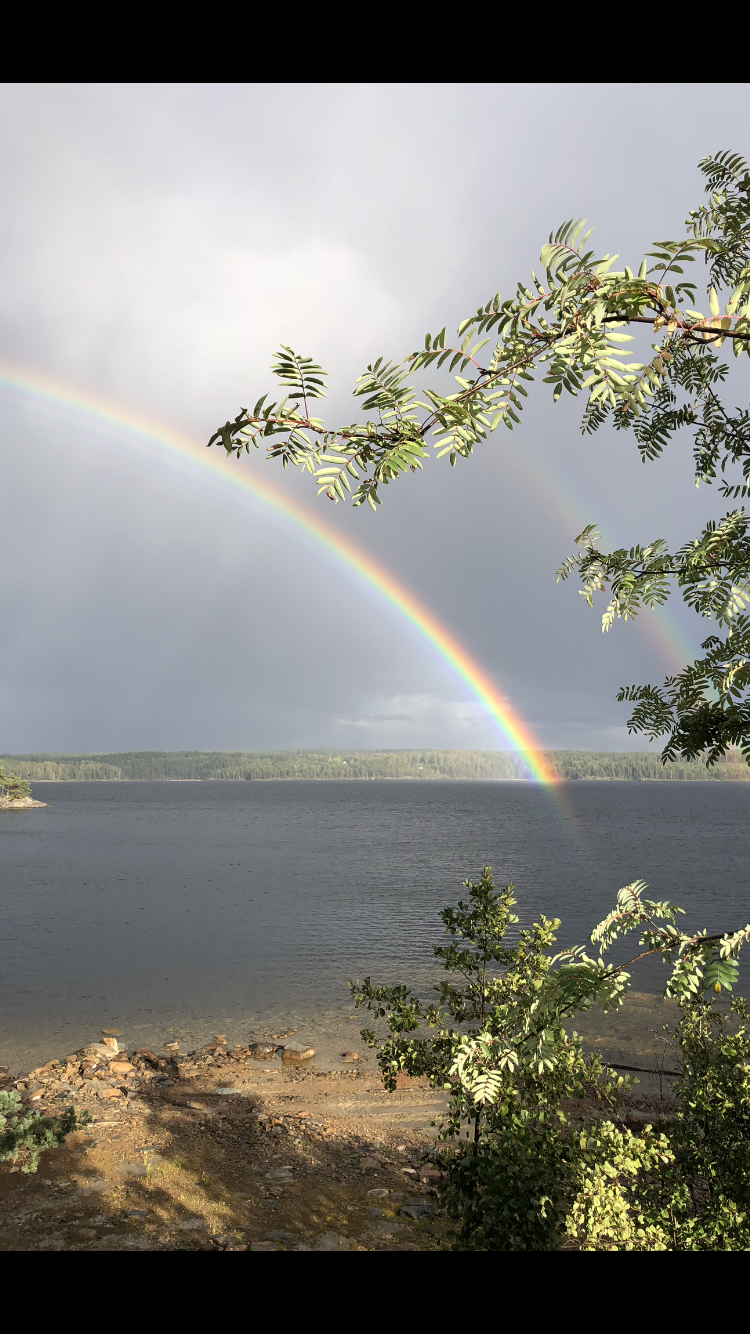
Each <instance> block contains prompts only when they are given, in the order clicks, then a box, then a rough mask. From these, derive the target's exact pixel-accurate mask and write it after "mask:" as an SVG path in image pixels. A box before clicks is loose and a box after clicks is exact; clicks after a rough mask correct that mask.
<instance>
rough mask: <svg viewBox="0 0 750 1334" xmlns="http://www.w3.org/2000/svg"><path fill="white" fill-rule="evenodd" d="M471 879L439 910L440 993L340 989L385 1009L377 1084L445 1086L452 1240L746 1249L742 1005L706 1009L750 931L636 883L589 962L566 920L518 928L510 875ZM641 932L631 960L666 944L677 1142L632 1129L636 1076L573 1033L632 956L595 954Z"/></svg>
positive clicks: (469, 1244) (373, 1037)
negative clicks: (562, 941)
mask: <svg viewBox="0 0 750 1334" xmlns="http://www.w3.org/2000/svg"><path fill="white" fill-rule="evenodd" d="M465 888H466V889H467V890H468V901H467V902H464V901H459V902H458V903H457V904H456V905H455V906H454V907H450V908H446V909H445V910H444V911H443V912H442V913H441V914H440V916H441V919H442V921H443V924H444V927H445V931H446V934H447V935H448V936H449V937H450V941H449V943H448V944H447V945H440V946H436V947H435V948H434V953H435V956H436V958H438V959H440V960H442V964H443V967H444V968H445V970H446V972H447V973H448V974H449V976H448V978H447V979H446V980H444V981H442V982H441V983H440V984H439V985H438V986H437V987H436V988H435V990H436V992H437V997H436V999H435V1001H434V1002H432V1003H430V1004H426V1003H424V1002H423V1001H422V1000H420V998H419V997H417V996H415V995H414V994H413V993H412V992H411V991H410V990H409V989H408V988H407V987H405V986H396V987H382V986H374V985H373V984H372V983H371V981H370V979H369V978H366V979H365V981H364V982H363V983H352V984H350V989H351V992H352V996H353V998H354V1001H355V1004H356V1005H357V1006H366V1007H367V1008H368V1009H369V1010H371V1011H372V1012H374V1014H375V1016H376V1017H377V1018H378V1019H379V1020H381V1021H382V1020H384V1021H385V1026H386V1030H387V1031H386V1032H385V1033H381V1035H380V1036H379V1035H378V1034H377V1033H376V1032H375V1031H374V1030H373V1029H365V1030H363V1032H362V1037H363V1039H364V1041H365V1042H366V1043H367V1044H368V1045H369V1046H371V1047H373V1048H375V1050H376V1051H377V1053H378V1062H379V1065H380V1068H381V1071H382V1074H383V1078H384V1082H385V1084H386V1086H387V1087H389V1088H394V1087H395V1082H396V1075H397V1074H398V1073H399V1072H401V1071H405V1072H407V1073H408V1074H410V1075H414V1076H419V1075H422V1076H424V1075H426V1076H427V1077H428V1078H429V1079H430V1082H431V1083H432V1084H433V1086H435V1087H439V1088H443V1089H445V1090H446V1092H448V1094H449V1105H448V1113H447V1116H446V1120H445V1123H444V1125H443V1128H442V1129H441V1132H440V1135H439V1138H438V1147H437V1150H436V1153H435V1158H436V1161H437V1163H438V1164H439V1166H440V1167H441V1169H442V1171H443V1174H444V1184H443V1187H442V1189H441V1195H442V1199H443V1202H444V1204H445V1205H446V1206H447V1207H448V1209H449V1212H450V1214H451V1215H452V1217H453V1218H454V1219H455V1221H456V1223H457V1229H456V1246H457V1248H459V1249H462V1250H555V1249H558V1248H560V1247H571V1248H577V1249H582V1250H716V1249H723V1250H745V1249H748V1248H749V1247H750V1208H749V1207H748V1206H750V1172H749V1171H748V1169H750V1096H749V1095H750V1034H749V1033H748V1024H747V1011H746V1008H745V1007H744V1004H743V1002H735V1003H734V1004H733V1006H732V1008H731V1011H730V1013H729V1014H727V1013H721V1012H719V1011H718V1010H717V1008H716V1006H717V1003H718V996H719V994H720V993H721V990H722V987H728V988H729V989H731V987H732V983H733V981H734V978H735V976H736V971H737V964H736V955H737V953H738V951H739V949H740V946H741V944H742V943H743V941H744V940H745V939H747V938H748V936H750V927H746V928H744V929H743V930H742V931H739V932H735V933H733V934H731V935H729V934H727V935H724V936H722V937H709V936H706V935H705V934H698V935H693V936H688V935H685V934H684V933H682V932H680V931H679V930H678V929H677V927H676V924H675V923H676V917H677V914H678V913H679V912H680V909H678V908H677V907H676V906H675V905H674V904H670V903H655V902H652V901H650V900H647V899H644V898H643V890H644V889H645V886H644V885H642V884H641V883H640V882H636V883H635V884H634V885H630V886H627V887H626V888H625V889H623V890H621V891H620V894H619V895H618V902H617V907H616V908H615V910H614V912H612V913H611V914H610V915H609V916H608V917H607V918H606V919H605V920H604V922H602V923H600V925H599V926H598V927H597V928H596V929H595V930H594V931H593V932H592V934H591V937H590V941H591V942H592V943H593V944H594V945H597V946H598V957H593V958H592V957H589V956H588V955H587V954H586V951H585V949H584V948H576V949H574V950H568V951H565V952H563V953H558V954H554V953H552V946H553V944H554V942H555V934H556V932H557V930H558V929H559V926H560V922H559V921H558V920H557V919H553V920H550V919H547V918H545V917H541V918H540V920H539V921H538V922H535V923H534V924H533V925H532V926H531V927H529V928H528V929H525V930H521V931H516V930H515V928H516V927H517V923H518V918H517V916H516V915H515V914H514V913H513V911H512V909H513V907H514V905H515V899H514V896H513V885H507V886H506V887H505V888H504V889H501V890H496V889H495V886H494V883H493V879H492V874H491V871H490V869H489V868H488V867H485V869H484V872H483V874H482V876H481V878H480V880H479V881H478V882H477V883H476V884H474V883H472V882H471V881H468V880H467V881H466V882H465ZM634 929H636V930H639V931H640V942H639V951H638V954H637V955H636V958H640V957H643V955H644V954H651V953H658V954H661V955H662V956H663V957H665V958H666V959H667V961H668V962H669V963H670V964H671V973H670V979H669V982H668V984H667V994H669V995H671V996H673V997H674V998H675V999H677V1000H678V1003H679V1004H680V1006H681V1009H682V1016H681V1019H680V1021H679V1023H678V1024H677V1027H676V1031H675V1034H674V1041H675V1043H676V1046H677V1048H678V1050H679V1052H680V1053H681V1056H682V1063H683V1073H682V1076H681V1078H680V1080H679V1087H678V1090H677V1094H678V1098H679V1101H680V1106H681V1110H680V1113H679V1116H678V1118H677V1120H676V1122H675V1128H674V1131H673V1132H672V1131H671V1130H670V1136H669V1138H667V1136H666V1135H665V1134H662V1133H658V1134H657V1133H655V1131H654V1130H653V1128H652V1127H650V1126H649V1127H647V1128H646V1129H645V1130H644V1131H643V1132H642V1133H641V1134H638V1135H636V1134H633V1133H632V1132H631V1131H629V1130H628V1129H627V1128H626V1127H625V1125H624V1124H623V1122H622V1120H621V1119H620V1115H619V1112H620V1107H621V1100H622V1096H623V1093H624V1092H625V1091H626V1089H627V1087H628V1083H629V1081H628V1080H626V1079H625V1078H623V1077H622V1076H618V1075H616V1074H615V1073H614V1072H613V1071H612V1070H611V1069H609V1068H608V1067H607V1066H606V1065H605V1063H604V1062H603V1060H602V1059H601V1057H600V1056H598V1055H596V1054H594V1055H589V1054H586V1053H585V1052H584V1050H583V1047H582V1043H581V1040H580V1038H579V1037H578V1035H577V1034H576V1032H575V1031H574V1030H573V1029H572V1022H573V1020H574V1018H575V1015H576V1013H580V1012H582V1011H585V1010H588V1009H590V1008H591V1007H592V1006H594V1005H596V1006H599V1007H600V1008H602V1009H604V1010H607V1009H610V1008H616V1007H617V1006H619V1005H620V1004H622V1001H623V999H624V997H625V995H626V993H627V990H628V987H629V984H630V976H629V973H628V971H627V969H628V966H629V964H628V963H623V964H615V965H613V964H609V963H605V962H604V959H603V957H602V956H603V954H604V952H605V951H606V950H607V949H609V948H610V946H611V945H612V944H613V943H614V941H615V940H617V939H618V938H620V937H621V936H622V935H624V934H625V933H627V932H629V931H631V930H634ZM509 936H510V939H509V938H508V937H509ZM514 937H515V939H514ZM630 962H631V963H632V962H634V960H631V961H630Z"/></svg>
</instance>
